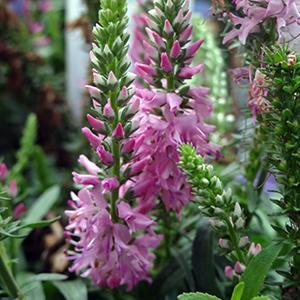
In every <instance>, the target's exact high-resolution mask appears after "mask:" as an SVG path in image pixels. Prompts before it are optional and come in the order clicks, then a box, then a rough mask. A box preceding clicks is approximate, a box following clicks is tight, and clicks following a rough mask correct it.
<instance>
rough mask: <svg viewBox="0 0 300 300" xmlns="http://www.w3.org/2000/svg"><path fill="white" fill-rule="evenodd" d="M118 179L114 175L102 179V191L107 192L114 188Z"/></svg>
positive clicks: (117, 185) (117, 183)
mask: <svg viewBox="0 0 300 300" xmlns="http://www.w3.org/2000/svg"><path fill="white" fill-rule="evenodd" d="M119 185H120V184H119V181H118V179H117V178H116V177H110V178H105V179H104V180H103V181H102V186H103V188H104V192H109V191H112V190H115V189H116V188H118V187H119Z"/></svg>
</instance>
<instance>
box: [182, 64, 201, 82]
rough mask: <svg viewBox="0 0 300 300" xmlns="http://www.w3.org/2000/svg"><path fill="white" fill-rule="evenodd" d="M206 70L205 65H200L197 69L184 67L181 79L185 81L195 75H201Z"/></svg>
mask: <svg viewBox="0 0 300 300" xmlns="http://www.w3.org/2000/svg"><path fill="white" fill-rule="evenodd" d="M203 70H204V65H202V64H199V65H197V66H195V67H184V68H182V69H181V71H180V73H179V74H178V76H179V77H181V78H184V79H190V78H192V77H193V76H194V75H195V74H197V73H200V72H202V71H203Z"/></svg>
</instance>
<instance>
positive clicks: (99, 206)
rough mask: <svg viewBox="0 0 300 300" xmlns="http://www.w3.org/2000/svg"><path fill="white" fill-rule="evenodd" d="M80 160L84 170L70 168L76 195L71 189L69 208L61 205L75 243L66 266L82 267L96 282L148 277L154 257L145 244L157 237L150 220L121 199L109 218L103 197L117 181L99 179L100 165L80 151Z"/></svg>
mask: <svg viewBox="0 0 300 300" xmlns="http://www.w3.org/2000/svg"><path fill="white" fill-rule="evenodd" d="M79 162H80V163H81V164H82V165H83V166H84V167H85V168H86V170H87V172H88V174H87V175H81V174H77V173H73V175H74V181H75V182H76V183H80V184H82V185H83V188H82V189H81V190H80V191H79V193H78V194H77V195H76V194H74V193H72V200H70V201H69V206H70V207H71V208H72V210H68V211H66V214H67V216H68V217H69V220H70V223H69V225H68V226H67V227H66V237H67V238H68V239H69V240H70V243H71V244H73V245H74V247H75V248H74V250H75V251H74V252H73V251H70V253H69V258H70V259H71V260H73V264H72V266H71V268H70V270H71V271H76V272H81V271H83V276H88V277H91V278H92V279H93V281H94V283H95V284H96V285H99V286H103V287H110V288H115V287H117V286H120V285H127V287H128V289H129V290H130V289H132V287H133V286H134V285H135V284H136V283H138V282H140V281H141V280H147V281H149V280H150V278H149V270H150V269H151V267H152V265H153V260H154V255H153V254H152V253H151V252H149V249H150V248H156V247H157V246H158V244H159V242H160V240H161V237H160V236H159V235H156V234H155V233H154V231H153V230H152V226H153V225H155V223H154V221H153V220H151V219H150V218H149V217H148V216H146V215H144V214H141V213H139V212H137V211H136V209H133V208H132V207H131V206H130V205H129V204H128V203H126V202H125V201H122V200H121V201H120V202H119V203H118V204H117V210H118V220H117V221H115V220H113V219H112V216H111V214H110V205H109V203H108V201H107V197H108V196H109V192H110V191H111V190H113V189H115V188H116V187H117V186H118V184H119V183H118V181H117V180H116V179H115V178H106V179H104V180H100V179H99V177H98V176H97V175H98V174H99V172H100V168H99V167H98V166H97V165H96V164H94V163H93V162H91V161H90V160H89V159H88V158H87V157H85V156H84V155H81V156H80V158H79Z"/></svg>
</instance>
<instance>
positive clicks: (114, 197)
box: [111, 139, 121, 220]
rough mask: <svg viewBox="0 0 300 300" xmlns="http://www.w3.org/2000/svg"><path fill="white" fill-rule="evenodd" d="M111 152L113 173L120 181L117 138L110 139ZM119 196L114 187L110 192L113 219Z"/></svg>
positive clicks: (115, 217)
mask: <svg viewBox="0 0 300 300" xmlns="http://www.w3.org/2000/svg"><path fill="white" fill-rule="evenodd" d="M112 154H113V158H114V166H113V174H114V176H115V177H116V178H117V179H118V180H119V182H120V165H121V161H120V142H119V141H118V140H117V139H113V141H112ZM118 198H119V188H117V189H114V190H113V191H112V194H111V215H112V218H113V220H116V219H117V211H116V202H117V200H118Z"/></svg>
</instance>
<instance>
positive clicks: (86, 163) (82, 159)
mask: <svg viewBox="0 0 300 300" xmlns="http://www.w3.org/2000/svg"><path fill="white" fill-rule="evenodd" d="M78 162H79V163H80V164H81V165H82V166H83V167H84V168H85V169H86V170H87V171H88V172H89V174H91V175H97V174H98V173H99V172H100V168H99V167H98V166H97V165H96V164H94V163H93V162H91V161H90V160H89V159H88V158H87V157H86V156H85V155H83V154H81V155H80V156H79V159H78Z"/></svg>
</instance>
